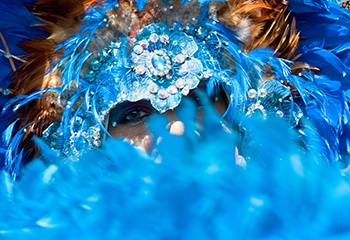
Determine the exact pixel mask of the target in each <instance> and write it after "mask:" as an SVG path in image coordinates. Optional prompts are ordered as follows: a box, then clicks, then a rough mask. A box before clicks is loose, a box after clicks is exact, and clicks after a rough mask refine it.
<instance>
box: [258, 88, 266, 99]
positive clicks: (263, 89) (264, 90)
mask: <svg viewBox="0 0 350 240" xmlns="http://www.w3.org/2000/svg"><path fill="white" fill-rule="evenodd" d="M258 96H259V97H261V98H265V97H266V96H267V91H266V89H265V88H261V89H259V90H258Z"/></svg>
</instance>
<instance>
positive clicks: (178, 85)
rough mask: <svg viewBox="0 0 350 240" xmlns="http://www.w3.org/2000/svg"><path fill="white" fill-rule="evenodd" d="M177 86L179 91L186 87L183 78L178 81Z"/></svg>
mask: <svg viewBox="0 0 350 240" xmlns="http://www.w3.org/2000/svg"><path fill="white" fill-rule="evenodd" d="M175 85H176V87H177V88H178V89H182V88H183V87H184V86H185V82H184V80H183V79H182V78H179V79H177V80H176V82H175Z"/></svg>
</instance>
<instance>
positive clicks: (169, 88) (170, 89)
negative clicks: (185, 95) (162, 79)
mask: <svg viewBox="0 0 350 240" xmlns="http://www.w3.org/2000/svg"><path fill="white" fill-rule="evenodd" d="M167 91H168V93H170V94H172V95H174V94H176V93H177V87H176V86H174V85H170V86H169V87H168V89H167Z"/></svg>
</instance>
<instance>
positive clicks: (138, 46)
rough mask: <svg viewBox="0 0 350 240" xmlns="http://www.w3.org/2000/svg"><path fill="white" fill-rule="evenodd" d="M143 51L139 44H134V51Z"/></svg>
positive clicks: (139, 52) (137, 52) (138, 52)
mask: <svg viewBox="0 0 350 240" xmlns="http://www.w3.org/2000/svg"><path fill="white" fill-rule="evenodd" d="M142 52H143V47H141V46H140V45H136V46H135V47H134V53H136V54H138V55H140V54H141V53H142Z"/></svg>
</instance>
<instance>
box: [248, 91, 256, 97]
mask: <svg viewBox="0 0 350 240" xmlns="http://www.w3.org/2000/svg"><path fill="white" fill-rule="evenodd" d="M256 94H257V92H256V90H255V89H250V90H249V91H248V97H249V98H256Z"/></svg>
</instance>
